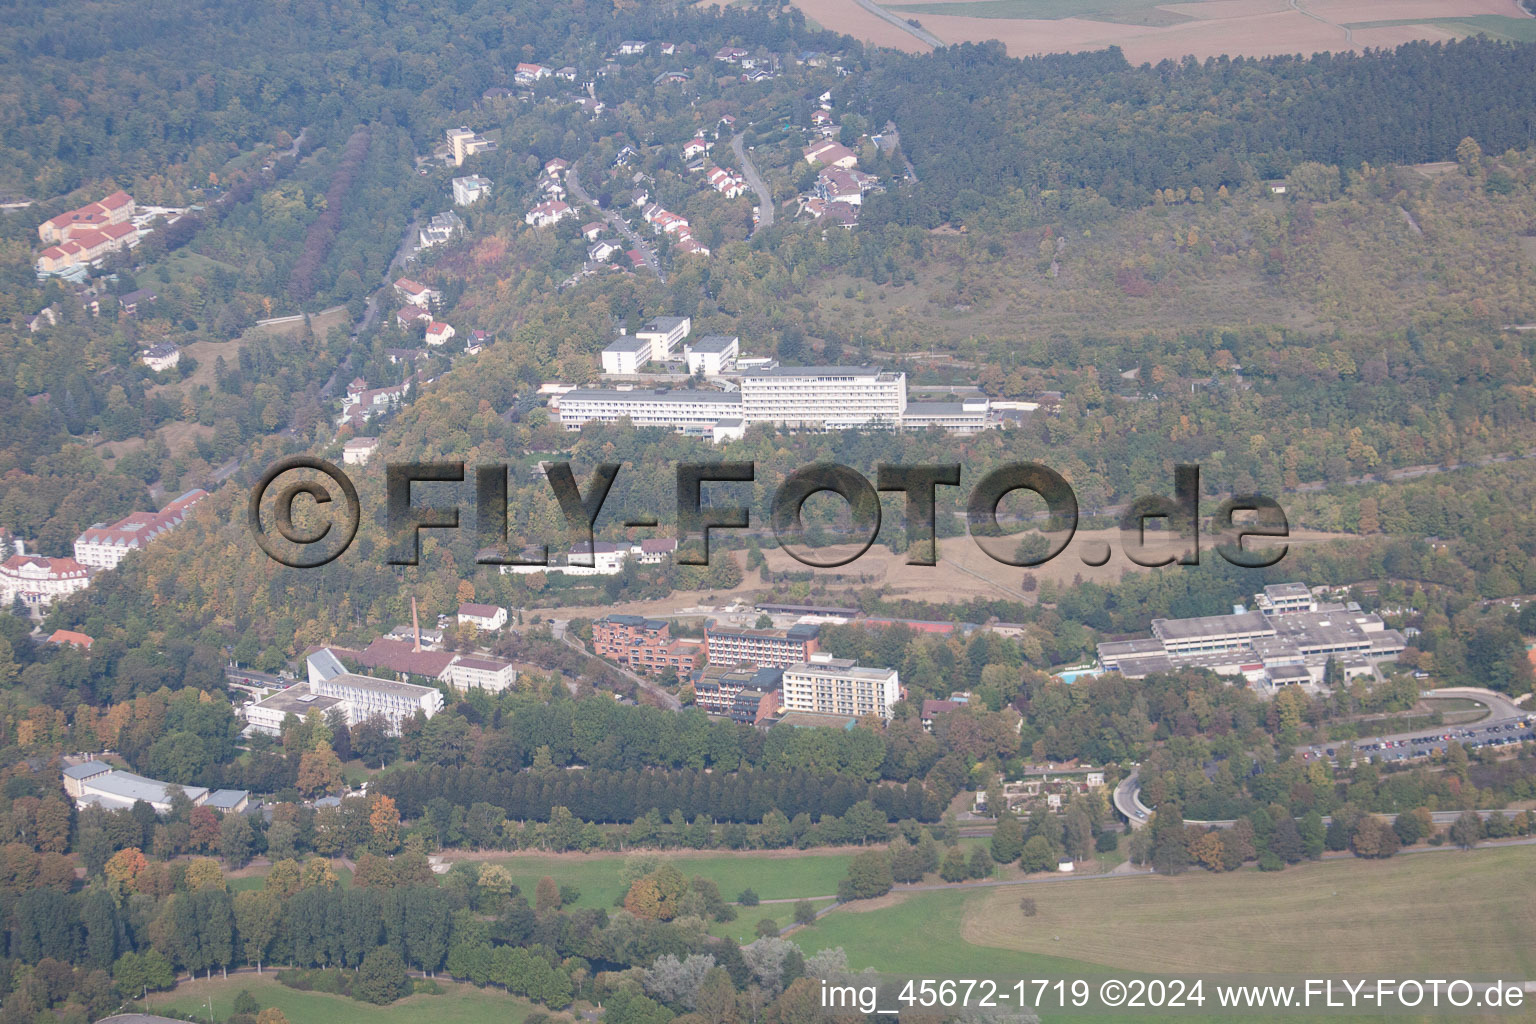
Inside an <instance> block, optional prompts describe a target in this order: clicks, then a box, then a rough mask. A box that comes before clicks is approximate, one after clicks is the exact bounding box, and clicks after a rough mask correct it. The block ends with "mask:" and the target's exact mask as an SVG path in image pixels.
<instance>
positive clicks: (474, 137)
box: [448, 126, 496, 167]
mask: <svg viewBox="0 0 1536 1024" xmlns="http://www.w3.org/2000/svg"><path fill="white" fill-rule="evenodd" d="M448 146H449V148H450V149H451V150H452V155H453V166H455V167H462V166H463V164H464V159H465V157H469V156H473V155H474V154H476V153H489V152H494V151H495V149H496V143H495V142H493V141H492V140H490V139H487V138H484V137H483V136H481V135H478V134H476V133H475V132H472V131H470V130H469V129H468V128H465V127H462V126H461V127H458V128H449V129H448Z"/></svg>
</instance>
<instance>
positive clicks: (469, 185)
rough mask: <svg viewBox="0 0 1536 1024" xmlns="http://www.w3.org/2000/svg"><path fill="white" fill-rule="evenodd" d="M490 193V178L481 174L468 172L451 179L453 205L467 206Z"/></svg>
mask: <svg viewBox="0 0 1536 1024" xmlns="http://www.w3.org/2000/svg"><path fill="white" fill-rule="evenodd" d="M490 194H491V179H490V178H487V177H486V176H485V175H483V174H469V175H465V176H464V177H462V178H454V179H453V205H455V206H469V205H470V204H471V203H474V202H475V201H476V200H478V199H480V197H482V196H488V195H490Z"/></svg>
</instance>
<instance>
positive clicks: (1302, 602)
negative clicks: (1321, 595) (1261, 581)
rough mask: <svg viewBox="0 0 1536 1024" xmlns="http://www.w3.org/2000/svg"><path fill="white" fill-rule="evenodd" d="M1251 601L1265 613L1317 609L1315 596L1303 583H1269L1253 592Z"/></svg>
mask: <svg viewBox="0 0 1536 1024" xmlns="http://www.w3.org/2000/svg"><path fill="white" fill-rule="evenodd" d="M1253 601H1254V604H1255V605H1256V606H1257V607H1258V609H1259V611H1261V612H1263V613H1264V614H1265V615H1288V614H1290V613H1292V612H1315V611H1317V598H1315V597H1313V596H1312V588H1311V587H1309V586H1307V585H1306V584H1305V583H1271V584H1269V585H1268V586H1267V587H1265V588H1264V589H1263V590H1261V591H1259V592H1258V593H1257V594H1254V595H1253Z"/></svg>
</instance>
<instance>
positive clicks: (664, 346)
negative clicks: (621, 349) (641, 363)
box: [635, 316, 693, 363]
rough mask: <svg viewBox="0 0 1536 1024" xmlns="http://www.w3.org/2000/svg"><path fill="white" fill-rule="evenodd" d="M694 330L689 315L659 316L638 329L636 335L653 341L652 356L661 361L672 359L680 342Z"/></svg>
mask: <svg viewBox="0 0 1536 1024" xmlns="http://www.w3.org/2000/svg"><path fill="white" fill-rule="evenodd" d="M692 330H693V320H692V319H691V318H689V317H686V316H658V317H652V318H651V320H650V322H649V323H647V324H646V325H645V328H644V330H639V331H636V332H635V337H637V338H644V339H646V340H647V341H649V342H650V343H651V358H652V359H654V360H656V361H657V362H658V363H659V362H663V361H665V360H667V359H670V358H671V356H672V353H673V352H675V351H677V346H678V343H679V342H681V341H682V340H683V339H684V338H686V337H688V332H690V331H692Z"/></svg>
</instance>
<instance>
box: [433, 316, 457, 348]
mask: <svg viewBox="0 0 1536 1024" xmlns="http://www.w3.org/2000/svg"><path fill="white" fill-rule="evenodd" d="M457 333H458V332H456V331H455V330H454V329H453V326H452V325H451V324H445V323H443V322H442V321H441V320H434V321H432V322H431V323H430V324H428V325H427V344H428V345H433V346H436V345H446V344H447V343H448V340H449V339H450V338H453V337H454V336H455V335H456V334H457Z"/></svg>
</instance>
